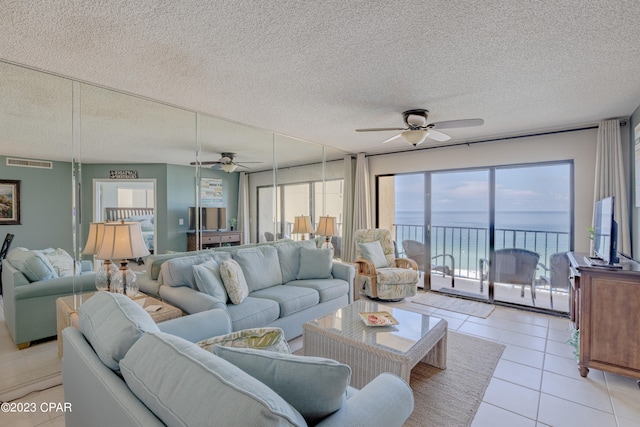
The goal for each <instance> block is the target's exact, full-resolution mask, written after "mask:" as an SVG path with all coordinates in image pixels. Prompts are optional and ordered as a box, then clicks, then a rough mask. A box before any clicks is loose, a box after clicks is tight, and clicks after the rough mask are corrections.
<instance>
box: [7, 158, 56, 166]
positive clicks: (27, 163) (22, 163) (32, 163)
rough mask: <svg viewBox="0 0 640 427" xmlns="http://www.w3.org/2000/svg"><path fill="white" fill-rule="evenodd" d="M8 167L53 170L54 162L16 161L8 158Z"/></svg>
mask: <svg viewBox="0 0 640 427" xmlns="http://www.w3.org/2000/svg"><path fill="white" fill-rule="evenodd" d="M7 166H19V167H21V168H40V169H53V162H50V161H48V160H31V159H16V158H15V157H7Z"/></svg>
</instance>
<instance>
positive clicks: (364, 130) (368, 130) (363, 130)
mask: <svg viewBox="0 0 640 427" xmlns="http://www.w3.org/2000/svg"><path fill="white" fill-rule="evenodd" d="M384 130H407V128H369V129H356V132H380V131H384Z"/></svg>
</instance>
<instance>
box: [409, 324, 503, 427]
mask: <svg viewBox="0 0 640 427" xmlns="http://www.w3.org/2000/svg"><path fill="white" fill-rule="evenodd" d="M504 349H505V346H504V345H502V344H498V343H495V342H492V341H488V340H485V339H482V338H476V337H473V336H471V335H465V334H461V333H456V332H449V336H448V338H447V369H444V370H440V369H438V368H435V367H433V366H430V365H425V364H423V363H418V364H417V365H416V367H415V368H413V370H412V371H411V388H412V389H413V396H414V401H415V405H414V410H413V413H412V414H411V417H409V419H408V420H407V422H406V423H405V426H416V427H418V426H420V427H430V426H434V427H435V426H447V427H458V426H460V427H463V426H464V427H466V426H469V425H471V423H472V421H473V418H474V417H475V414H476V412H477V411H478V407H479V406H480V402H481V401H482V397H483V396H484V392H485V390H486V389H487V386H488V385H489V382H490V381H491V377H492V376H493V372H494V371H495V369H496V366H497V365H498V361H499V360H500V356H502V352H503V351H504Z"/></svg>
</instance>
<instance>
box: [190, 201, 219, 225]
mask: <svg viewBox="0 0 640 427" xmlns="http://www.w3.org/2000/svg"><path fill="white" fill-rule="evenodd" d="M200 211H201V212H202V215H201V217H200V229H201V230H221V229H225V228H227V209H226V208H208V207H201V208H200ZM196 213H197V210H196V208H195V207H194V206H191V207H189V230H195V229H196Z"/></svg>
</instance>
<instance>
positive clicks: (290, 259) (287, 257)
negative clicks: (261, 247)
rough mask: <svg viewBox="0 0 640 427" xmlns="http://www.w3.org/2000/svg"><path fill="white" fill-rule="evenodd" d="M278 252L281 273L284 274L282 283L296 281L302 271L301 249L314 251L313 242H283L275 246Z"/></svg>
mask: <svg viewBox="0 0 640 427" xmlns="http://www.w3.org/2000/svg"><path fill="white" fill-rule="evenodd" d="M273 247H274V248H276V250H277V251H278V260H279V261H280V271H281V272H282V283H287V282H290V281H292V280H296V276H297V275H298V270H299V269H300V248H307V249H313V248H315V244H314V242H313V240H301V241H299V242H283V243H276V244H274V245H273Z"/></svg>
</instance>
